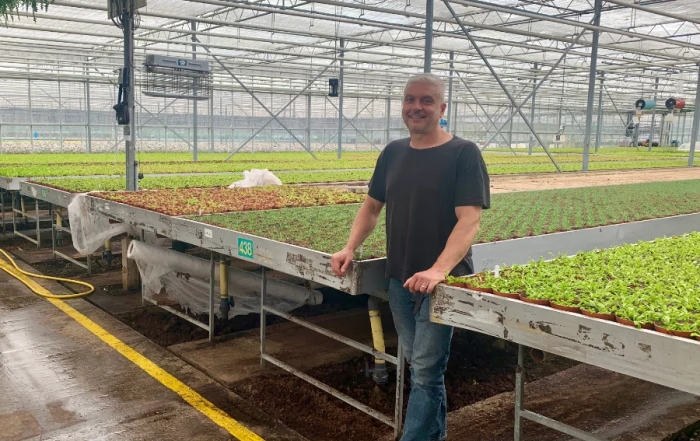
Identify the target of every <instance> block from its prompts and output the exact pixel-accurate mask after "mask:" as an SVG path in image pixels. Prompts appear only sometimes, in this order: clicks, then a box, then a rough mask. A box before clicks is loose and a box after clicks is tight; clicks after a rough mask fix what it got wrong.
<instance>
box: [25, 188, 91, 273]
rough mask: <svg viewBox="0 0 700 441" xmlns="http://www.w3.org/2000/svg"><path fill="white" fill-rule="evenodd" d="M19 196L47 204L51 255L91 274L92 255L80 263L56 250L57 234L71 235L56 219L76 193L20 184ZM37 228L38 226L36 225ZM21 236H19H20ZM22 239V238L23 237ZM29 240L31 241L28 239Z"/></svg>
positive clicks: (68, 229)
mask: <svg viewBox="0 0 700 441" xmlns="http://www.w3.org/2000/svg"><path fill="white" fill-rule="evenodd" d="M19 193H20V196H28V197H31V198H33V199H34V200H35V201H37V204H38V201H44V202H48V203H49V206H50V210H49V213H50V214H49V217H50V219H51V248H52V252H53V255H54V256H56V257H60V258H61V259H65V260H67V261H69V262H71V263H73V264H75V265H77V266H79V267H81V268H83V269H85V270H87V272H88V274H91V273H92V255H87V256H85V258H86V263H82V262H80V261H79V260H76V259H74V258H72V257H70V256H68V255H66V254H63V253H61V252H60V251H58V250H57V249H56V240H57V239H58V235H59V232H60V233H66V234H71V231H70V228H67V227H65V226H64V225H63V224H62V223H61V225H59V224H58V219H57V217H61V216H62V215H61V209H62V208H63V209H67V208H68V205H69V204H70V203H71V202H72V201H73V198H74V197H75V195H76V193H71V192H69V191H65V190H59V189H57V188H53V187H48V186H46V185H41V184H36V183H33V182H22V183H21V184H20V190H19ZM37 228H38V225H37ZM20 235H21V234H20ZM23 237H24V236H23ZM30 240H31V239H30Z"/></svg>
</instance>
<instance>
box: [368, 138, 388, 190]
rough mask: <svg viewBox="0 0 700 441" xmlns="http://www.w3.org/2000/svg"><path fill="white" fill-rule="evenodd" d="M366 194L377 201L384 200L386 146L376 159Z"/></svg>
mask: <svg viewBox="0 0 700 441" xmlns="http://www.w3.org/2000/svg"><path fill="white" fill-rule="evenodd" d="M368 194H369V196H370V197H372V198H374V199H376V200H378V201H379V202H386V148H385V149H384V150H382V152H381V153H380V154H379V159H377V164H376V165H375V167H374V173H372V179H370V181H369V191H368Z"/></svg>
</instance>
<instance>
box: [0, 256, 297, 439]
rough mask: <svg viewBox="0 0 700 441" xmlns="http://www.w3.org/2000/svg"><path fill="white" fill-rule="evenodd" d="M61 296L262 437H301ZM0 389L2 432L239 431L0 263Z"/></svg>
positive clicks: (89, 435) (91, 435) (57, 435)
mask: <svg viewBox="0 0 700 441" xmlns="http://www.w3.org/2000/svg"><path fill="white" fill-rule="evenodd" d="M25 268H26V269H28V270H31V269H30V268H27V267H25ZM42 285H44V286H45V287H46V288H47V289H48V290H49V291H51V292H54V293H65V292H66V290H65V289H64V288H62V287H60V286H59V285H57V284H55V283H52V282H49V283H42ZM67 303H68V304H69V305H70V306H72V307H73V308H75V309H76V310H78V311H79V312H81V313H82V314H84V315H86V316H87V317H88V318H90V319H91V320H93V321H94V322H96V323H97V324H98V325H100V326H102V327H103V328H104V329H106V330H107V331H108V332H110V333H111V334H112V335H114V336H115V337H117V338H118V339H120V340H121V341H122V342H124V343H126V344H128V345H129V346H131V347H132V348H133V349H135V350H136V351H138V352H140V353H141V354H142V355H144V356H145V357H147V358H148V359H150V360H151V361H152V362H154V363H156V364H157V365H159V366H160V367H162V368H163V369H165V370H166V371H168V372H169V373H170V374H172V375H173V376H175V377H176V378H178V379H179V380H180V381H182V382H184V383H185V384H186V385H188V386H189V387H191V388H192V389H194V390H195V391H196V392H198V393H199V394H200V395H202V396H203V397H204V398H206V399H208V400H209V401H211V402H213V403H214V404H215V405H216V406H218V407H219V408H220V409H222V410H224V411H225V412H226V413H227V414H229V415H230V416H231V417H233V418H234V419H236V420H237V421H238V422H240V423H241V424H243V425H244V426H246V427H248V428H249V429H251V430H252V431H254V432H256V433H257V434H258V435H260V436H261V437H262V438H264V439H265V440H267V441H269V440H295V441H296V440H304V438H303V437H301V436H299V435H298V434H296V433H295V432H293V431H291V430H289V429H288V428H286V427H285V426H283V425H282V424H281V423H279V422H278V421H277V420H274V419H272V418H270V417H269V416H267V415H266V414H264V413H263V412H261V411H259V410H258V409H257V408H255V407H252V406H250V404H248V403H247V402H245V401H244V400H242V399H241V398H240V397H237V396H236V395H234V394H232V393H231V392H230V391H228V390H227V389H225V388H223V387H222V386H221V385H219V384H218V383H216V382H215V381H214V380H212V379H211V378H209V377H207V376H206V375H205V374H203V373H202V372H200V371H198V370H196V369H195V368H193V367H192V366H190V365H188V364H187V363H185V362H184V361H182V360H181V359H179V358H178V357H176V356H174V355H172V354H171V353H170V352H168V351H167V350H164V349H162V348H159V347H158V346H156V345H155V344H153V343H152V342H150V341H149V340H147V339H146V338H144V337H143V336H141V335H140V334H138V333H136V332H135V331H133V330H131V329H130V328H128V327H127V326H126V325H123V324H122V323H121V322H119V321H117V320H116V319H114V318H113V317H111V316H109V315H108V314H106V313H104V312H103V311H101V310H99V309H98V308H97V307H95V306H93V305H90V304H89V303H88V302H86V301H84V300H71V301H67ZM0 391H1V392H0V441H19V440H38V439H41V440H48V439H51V440H64V439H66V440H67V439H71V440H90V441H94V440H120V441H130V440H149V441H151V440H207V441H216V440H231V439H236V438H234V437H233V436H231V435H230V434H229V433H228V432H227V431H225V430H224V429H222V428H220V427H219V426H218V425H216V424H215V423H213V422H212V421H211V420H209V419H208V418H207V417H205V416H204V415H203V414H201V413H200V412H199V411H197V410H195V409H194V408H193V407H191V406H190V405H188V404H187V403H186V402H185V401H183V400H182V399H181V398H180V397H179V396H178V395H176V394H175V393H174V392H172V391H171V390H170V389H167V388H166V387H165V386H163V385H162V384H160V383H159V382H158V381H157V380H155V379H154V378H152V377H151V376H150V375H148V374H147V373H146V372H144V371H143V370H141V368H139V367H138V366H136V365H135V364H133V363H132V362H130V361H129V360H127V359H126V358H124V357H122V356H121V355H120V354H119V353H117V352H116V351H115V350H113V349H112V348H111V347H109V346H108V345H106V344H105V343H104V342H102V341H101V340H99V339H98V338H97V337H96V336H94V335H93V334H92V333H91V332H90V331H88V330H87V329H85V328H84V327H83V326H82V325H80V324H79V323H77V322H76V321H74V320H73V319H72V318H70V317H69V316H68V315H66V314H65V313H63V312H62V311H60V310H59V309H57V308H56V307H55V306H53V305H52V304H50V303H49V302H47V301H46V300H44V299H42V298H40V297H38V296H36V295H34V294H32V293H31V292H30V291H29V290H28V289H27V288H26V287H25V286H24V285H22V284H21V283H19V282H18V281H17V280H15V279H14V278H12V277H10V276H9V275H7V274H6V273H5V272H3V271H0Z"/></svg>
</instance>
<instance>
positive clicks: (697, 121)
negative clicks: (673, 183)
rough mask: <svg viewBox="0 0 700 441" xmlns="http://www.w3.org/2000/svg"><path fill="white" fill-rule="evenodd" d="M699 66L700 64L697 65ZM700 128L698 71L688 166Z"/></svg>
mask: <svg viewBox="0 0 700 441" xmlns="http://www.w3.org/2000/svg"><path fill="white" fill-rule="evenodd" d="M698 67H699V68H700V64H699V65H698ZM699 130H700V71H699V72H698V85H697V90H696V91H695V109H694V111H693V130H692V134H691V135H690V136H691V138H690V154H689V156H688V167H692V166H693V161H694V159H695V146H696V145H697V142H698V131H699Z"/></svg>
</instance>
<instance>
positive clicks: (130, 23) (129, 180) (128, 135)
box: [122, 2, 139, 191]
mask: <svg viewBox="0 0 700 441" xmlns="http://www.w3.org/2000/svg"><path fill="white" fill-rule="evenodd" d="M131 5H133V2H131ZM122 23H123V24H124V67H125V68H127V70H128V75H129V78H128V85H129V87H128V88H127V105H128V109H129V116H130V118H129V125H128V126H125V127H124V140H125V144H126V189H127V191H136V190H138V188H139V181H138V169H137V168H138V164H137V163H136V99H135V95H136V94H135V89H136V81H135V77H136V76H135V72H134V69H135V66H134V13H133V11H132V9H131V7H129V8H124V13H123V16H122Z"/></svg>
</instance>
